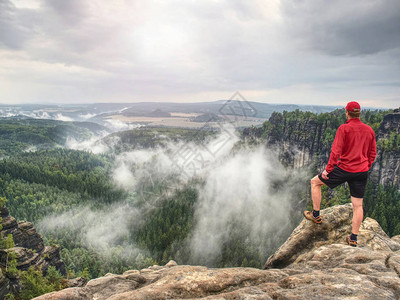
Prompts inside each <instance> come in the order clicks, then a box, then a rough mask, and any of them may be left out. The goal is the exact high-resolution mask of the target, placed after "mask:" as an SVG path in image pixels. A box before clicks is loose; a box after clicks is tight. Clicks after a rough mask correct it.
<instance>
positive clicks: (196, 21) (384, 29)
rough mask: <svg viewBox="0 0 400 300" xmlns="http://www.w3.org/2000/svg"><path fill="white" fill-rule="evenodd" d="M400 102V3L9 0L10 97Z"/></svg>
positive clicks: (5, 12) (4, 42)
mask: <svg viewBox="0 0 400 300" xmlns="http://www.w3.org/2000/svg"><path fill="white" fill-rule="evenodd" d="M235 91H240V92H241V94H242V95H243V96H244V97H245V98H246V99H247V100H251V101H260V102H270V103H295V104H322V105H343V103H345V102H347V101H348V100H358V101H359V102H360V103H361V104H362V105H366V106H374V107H388V108H394V107H398V106H400V1H399V0H351V1H348V0H336V1H330V0H307V1H304V0H303V1H302V0H281V1H280V0H250V1H249V0H241V1H238V0H197V1H195V0H154V1H153V0H113V1H106V0H103V1H95V0H0V103H85V102H87V103H89V102H142V101H174V102H193V101H214V100H218V99H228V98H230V96H231V95H232V94H233V93H234V92H235Z"/></svg>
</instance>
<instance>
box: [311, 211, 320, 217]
mask: <svg viewBox="0 0 400 300" xmlns="http://www.w3.org/2000/svg"><path fill="white" fill-rule="evenodd" d="M312 214H313V216H314V218H318V217H319V210H313V211H312Z"/></svg>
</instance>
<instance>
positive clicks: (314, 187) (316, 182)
mask: <svg viewBox="0 0 400 300" xmlns="http://www.w3.org/2000/svg"><path fill="white" fill-rule="evenodd" d="M323 185H325V183H323V182H322V181H321V179H319V178H318V175H317V176H315V177H314V178H313V179H311V199H312V201H313V209H314V210H320V208H321V186H323Z"/></svg>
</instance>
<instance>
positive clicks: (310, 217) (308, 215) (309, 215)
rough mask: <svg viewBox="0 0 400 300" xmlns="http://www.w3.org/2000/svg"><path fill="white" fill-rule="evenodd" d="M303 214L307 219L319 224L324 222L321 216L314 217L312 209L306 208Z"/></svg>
mask: <svg viewBox="0 0 400 300" xmlns="http://www.w3.org/2000/svg"><path fill="white" fill-rule="evenodd" d="M303 215H304V217H305V218H306V219H308V220H311V221H313V222H314V223H317V224H321V223H322V219H321V216H318V217H316V218H314V216H313V213H312V211H308V210H305V211H304V212H303Z"/></svg>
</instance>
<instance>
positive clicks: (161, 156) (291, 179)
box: [38, 125, 309, 266]
mask: <svg viewBox="0 0 400 300" xmlns="http://www.w3.org/2000/svg"><path fill="white" fill-rule="evenodd" d="M116 142H117V140H116V141H115V143H116ZM66 146H67V147H70V148H71V149H79V150H85V151H89V152H92V153H95V154H100V153H107V155H110V156H112V157H113V161H114V163H113V169H112V172H111V175H110V176H111V178H110V180H112V182H113V183H114V184H115V186H116V187H118V188H120V189H123V190H124V191H125V192H126V195H127V196H126V197H125V198H124V199H123V200H121V201H119V202H118V203H113V204H112V205H108V206H102V205H100V206H96V205H95V204H88V205H82V206H80V207H77V208H74V209H72V210H69V211H66V212H64V213H62V214H57V215H50V216H47V217H46V218H44V219H42V220H41V222H40V223H39V224H38V228H39V230H40V232H42V233H43V234H45V235H47V236H57V234H59V233H60V232H65V231H71V232H74V236H75V237H76V238H77V239H78V243H79V244H81V245H83V246H84V247H87V248H88V249H90V250H92V251H95V252H96V253H98V254H99V255H101V256H102V257H104V258H106V259H111V257H112V255H113V254H115V249H118V255H120V256H123V257H124V258H125V259H127V260H128V261H133V263H134V261H135V260H140V259H141V258H143V257H148V256H151V253H150V252H151V251H149V249H147V248H146V245H138V244H135V242H133V240H134V239H133V238H132V233H133V232H137V231H138V230H140V228H141V227H142V226H143V224H145V223H146V221H148V219H149V218H151V216H152V213H153V212H154V211H157V209H160V207H161V205H162V203H163V201H169V200H168V199H171V198H172V199H173V198H174V195H175V194H176V193H177V191H179V190H182V189H184V188H186V187H190V188H192V189H195V190H196V191H197V199H196V203H195V205H194V213H193V227H192V229H191V231H190V233H189V234H188V235H187V236H186V238H185V239H184V240H183V241H180V242H179V245H175V246H174V247H175V248H177V249H178V250H177V251H176V252H175V253H174V254H176V257H174V256H173V255H172V257H171V258H172V259H175V260H177V261H178V262H179V263H190V264H201V265H208V266H216V265H217V264H218V261H219V260H220V258H221V256H223V255H224V251H226V248H227V247H229V244H230V243H231V242H232V241H233V240H238V241H240V243H242V244H243V247H247V248H248V249H252V250H251V251H252V253H253V256H257V257H258V258H259V261H260V262H261V261H263V260H264V259H266V258H267V256H268V255H270V254H271V251H273V250H275V249H276V248H277V247H279V246H280V243H282V241H284V240H285V239H286V238H287V236H288V235H289V234H290V232H291V231H292V229H293V227H294V225H293V224H294V223H293V222H295V221H297V219H299V216H298V214H297V211H296V207H298V206H299V202H300V201H301V200H302V199H300V197H299V195H300V194H301V193H302V192H304V178H307V177H309V176H308V174H307V171H306V170H300V169H297V170H293V169H285V168H284V167H283V166H282V164H281V163H280V162H279V161H278V155H277V154H276V152H274V151H272V150H270V149H267V148H265V146H264V145H247V144H245V143H243V142H242V141H241V138H240V136H239V133H238V132H237V131H236V129H235V128H234V127H233V126H229V125H228V126H224V127H221V130H220V133H219V134H217V135H214V136H210V137H209V138H207V139H206V140H205V142H203V143H195V142H188V141H185V140H180V141H178V142H176V141H175V142H174V141H170V142H168V143H167V144H166V145H164V146H158V147H155V148H147V149H133V150H131V151H127V152H122V153H114V150H113V147H114V146H115V144H112V143H111V144H110V143H109V142H108V143H104V142H103V141H102V139H101V137H99V138H92V139H90V140H87V141H85V142H78V141H76V140H72V139H68V141H67V144H66ZM182 253H186V254H185V255H182Z"/></svg>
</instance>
